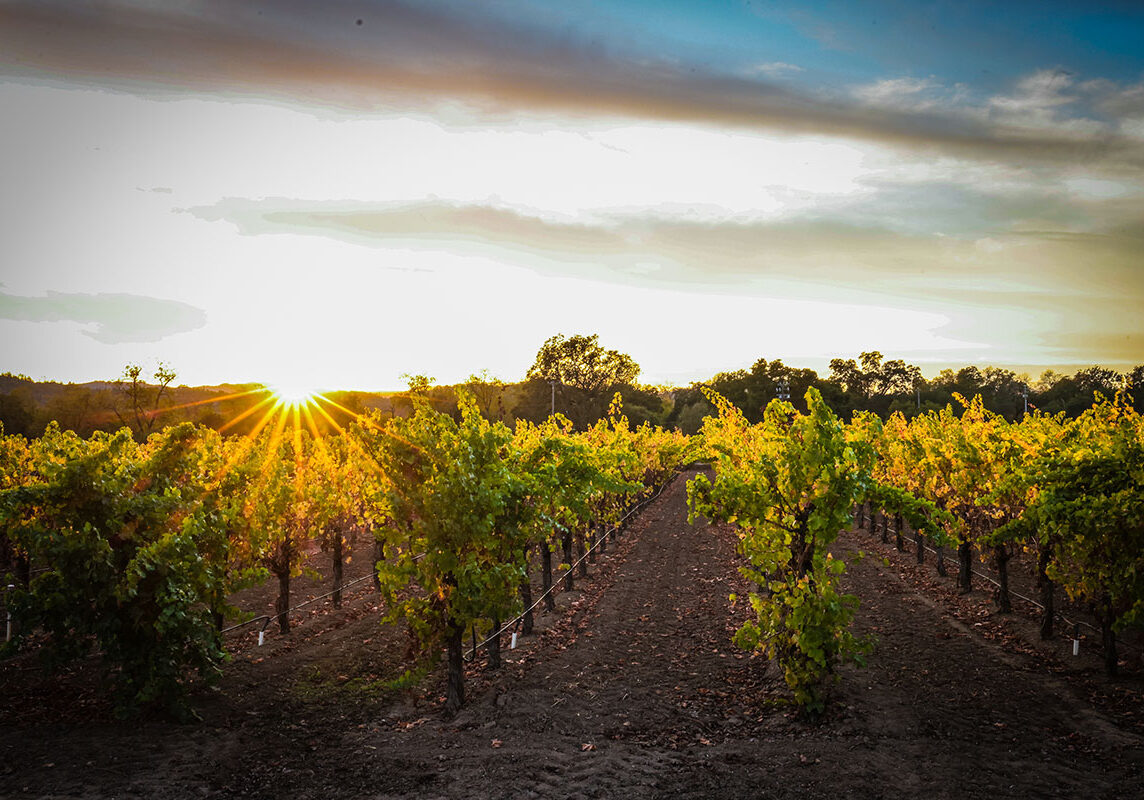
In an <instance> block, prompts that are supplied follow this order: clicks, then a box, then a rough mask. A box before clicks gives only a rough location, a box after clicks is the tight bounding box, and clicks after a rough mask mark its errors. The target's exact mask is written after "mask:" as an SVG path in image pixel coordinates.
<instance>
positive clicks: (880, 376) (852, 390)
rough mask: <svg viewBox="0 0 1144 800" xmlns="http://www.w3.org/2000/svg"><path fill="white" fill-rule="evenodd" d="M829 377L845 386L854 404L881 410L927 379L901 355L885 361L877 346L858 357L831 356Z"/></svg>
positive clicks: (885, 409) (854, 406)
mask: <svg viewBox="0 0 1144 800" xmlns="http://www.w3.org/2000/svg"><path fill="white" fill-rule="evenodd" d="M830 380H831V381H833V382H835V383H838V384H840V385H841V386H842V388H843V389H844V390H845V391H846V394H848V395H849V396H850V402H851V404H852V407H853V408H855V409H858V408H861V409H867V410H870V411H878V412H881V413H885V412H886V411H887V410H888V409H889V405H890V402H889V401H890V399H891V398H893V397H895V396H899V395H906V394H910V393H912V392H913V391H914V389H915V387H917V386H918V385H919V384H921V383H923V382H924V378H922V371H921V370H920V369H919V368H918V367H916V366H914V365H913V364H907V363H906V362H905V361H903V360H902V359H900V358H899V359H894V360H892V361H885V362H883V361H882V354H881V353H879V352H878V351H876V350H873V351H870V352H868V353H862V354H861V355H860V356H859V361H855V360H854V359H852V358H848V359H842V358H834V359H831V360H830Z"/></svg>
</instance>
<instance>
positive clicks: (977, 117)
mask: <svg viewBox="0 0 1144 800" xmlns="http://www.w3.org/2000/svg"><path fill="white" fill-rule="evenodd" d="M358 19H361V20H362V22H363V24H361V25H358V24H356V21H357V20H358ZM0 48H2V49H3V51H4V53H5V59H4V61H5V65H4V66H3V68H2V69H3V71H4V72H6V73H7V74H9V75H16V76H24V77H29V76H45V75H46V76H49V77H53V76H54V77H63V78H64V79H66V80H69V81H79V82H87V83H94V84H97V85H110V86H116V87H118V88H122V89H125V90H129V91H139V92H171V91H176V92H185V91H192V92H194V91H205V92H213V93H218V94H223V95H231V96H240V97H243V98H248V97H250V96H252V95H253V96H257V97H261V98H268V99H286V100H288V101H290V102H294V103H298V104H302V105H307V106H309V107H311V108H316V109H317V108H325V109H341V110H344V111H346V112H349V113H361V112H376V111H393V110H401V111H403V112H407V111H408V110H409V109H411V108H412V109H415V110H419V111H423V112H426V113H446V112H448V113H451V114H453V115H454V116H456V115H457V114H458V113H459V112H458V109H459V108H460V109H464V113H463V114H461V116H460V117H459V119H472V118H473V117H472V115H474V114H475V115H477V117H476V118H477V119H486V120H488V119H503V118H504V117H505V116H506V115H507V116H511V117H512V118H519V117H520V115H521V114H526V115H546V114H558V115H561V117H562V118H563V122H564V123H565V124H566V122H567V119H566V118H567V117H568V116H569V115H571V116H574V117H575V116H593V117H614V116H625V117H635V118H641V119H649V120H666V121H684V122H695V123H709V124H717V125H730V126H740V127H745V128H753V129H760V130H764V129H765V130H773V131H780V132H787V133H813V134H822V135H832V136H845V137H856V138H861V139H866V140H871V141H877V142H883V143H889V144H895V145H899V146H904V147H912V148H920V149H924V150H927V151H928V150H932V149H937V150H940V151H942V152H949V153H953V154H957V155H961V156H966V157H973V158H982V159H987V160H996V159H1005V160H1010V161H1014V162H1029V163H1033V162H1051V163H1058V164H1072V163H1076V162H1077V161H1078V160H1079V161H1083V162H1084V163H1086V164H1087V165H1089V166H1090V167H1092V168H1099V169H1103V170H1104V171H1106V172H1120V173H1123V172H1124V171H1126V170H1130V171H1132V172H1134V173H1136V174H1139V173H1141V172H1142V171H1144V145H1142V143H1141V142H1140V141H1139V140H1138V139H1137V138H1136V137H1135V135H1134V131H1135V128H1133V127H1131V126H1129V128H1128V129H1126V130H1121V128H1120V126H1119V123H1118V121H1117V120H1116V119H1110V120H1106V121H1100V120H1092V119H1088V118H1084V117H1078V118H1076V119H1073V118H1071V117H1062V116H1061V115H1060V114H1057V115H1056V116H1054V115H1053V114H1050V113H1049V112H1050V111H1053V112H1059V111H1060V110H1061V109H1063V108H1066V105H1065V103H1064V102H1063V101H1060V99H1059V98H1060V93H1061V91H1062V88H1061V87H1060V86H1058V85H1056V84H1054V83H1052V81H1051V80H1050V81H1048V82H1047V83H1046V81H1045V79H1044V78H1043V76H1034V77H1032V78H1030V79H1029V80H1028V81H1027V82H1026V83H1023V84H1022V85H1021V86H1019V87H1017V90H1016V91H1015V92H1014V94H1013V95H1012V96H1008V97H1004V98H998V99H997V100H996V102H994V103H993V104H992V105H991V106H989V107H988V108H978V109H977V110H976V111H975V113H965V109H963V108H960V107H953V108H950V107H947V106H946V105H943V104H941V103H931V104H927V105H924V107H919V106H917V105H914V106H912V107H907V106H899V107H880V106H876V105H873V104H871V103H870V102H863V101H862V100H861V99H860V98H854V97H850V96H845V95H842V94H830V93H826V94H823V93H821V92H817V93H816V92H812V91H809V90H807V91H796V90H794V89H793V88H791V87H790V86H789V85H788V84H787V83H786V82H784V85H783V86H779V85H777V84H775V83H770V82H767V81H765V80H760V79H758V78H754V77H744V76H741V75H732V74H727V73H723V72H718V71H713V70H712V69H710V68H705V67H703V66H702V65H698V64H688V63H677V62H673V61H668V60H665V59H663V58H657V57H656V56H654V54H650V55H649V54H640V53H623V52H616V50H615V48H610V47H609V46H607V45H606V44H601V43H599V42H597V41H595V40H592V39H587V38H583V37H579V36H578V35H577V34H576V33H575V32H574V30H572V29H569V28H560V29H559V30H555V29H554V30H548V29H544V28H541V27H538V26H536V25H530V24H528V23H527V22H523V21H509V20H507V19H497V18H495V17H493V16H476V13H475V12H473V11H471V10H469V8H468V7H466V6H449V7H445V6H438V5H429V4H414V3H408V2H397V0H378V2H373V3H364V2H354V1H353V0H330V2H324V3H320V4H316V3H306V2H301V1H300V0H293V1H292V2H283V1H282V0H276V2H270V0H262V2H250V3H244V4H234V3H229V2H209V1H206V0H204V2H193V1H192V2H185V3H182V4H179V5H175V6H162V5H156V6H150V5H146V6H143V5H138V4H134V3H132V4H116V3H108V2H103V3H90V4H84V5H83V6H80V7H76V6H73V5H70V4H62V3H50V4H43V3H32V2H28V1H27V0H25V1H23V2H21V1H19V0H17V2H11V3H8V4H6V5H4V6H3V7H0ZM776 63H778V62H776ZM901 88H902V86H901V85H900V84H899V86H898V89H899V96H900V90H901ZM907 88H908V87H907ZM883 89H884V90H885V89H886V87H883ZM1128 99H1129V100H1130V98H1128ZM1115 108H1116V104H1111V105H1109V106H1108V109H1109V110H1108V113H1113V112H1114V110H1115ZM990 109H991V110H992V111H993V112H994V114H993V116H990V114H989V113H988V112H989V110H990ZM1049 120H1051V121H1053V123H1054V124H1046V121H1049Z"/></svg>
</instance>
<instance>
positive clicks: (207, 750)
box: [0, 476, 1144, 798]
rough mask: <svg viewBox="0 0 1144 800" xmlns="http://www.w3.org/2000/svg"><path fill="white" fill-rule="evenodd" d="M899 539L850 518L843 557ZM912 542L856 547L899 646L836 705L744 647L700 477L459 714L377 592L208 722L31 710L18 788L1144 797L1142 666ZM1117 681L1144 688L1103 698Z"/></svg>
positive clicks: (303, 638) (6, 741)
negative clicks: (956, 583) (1111, 678)
mask: <svg viewBox="0 0 1144 800" xmlns="http://www.w3.org/2000/svg"><path fill="white" fill-rule="evenodd" d="M686 477H687V476H684V478H686ZM873 544H874V542H873V540H872V539H871V537H869V536H868V534H866V533H864V532H854V533H849V534H845V535H844V537H843V538H842V540H840V544H839V547H838V550H837V552H838V554H839V555H848V556H851V557H853V556H854V555H855V554H856V553H857V551H858V550H859V549H861V550H865V551H871V550H876V548H874V547H872V545H873ZM907 560H908V559H907V558H905V557H900V556H899V555H898V554H896V553H894V552H888V553H887V552H882V551H877V552H876V553H875V554H874V555H871V556H867V557H866V558H864V559H861V560H860V561H857V563H855V564H853V566H852V567H851V570H850V573H849V575H848V578H847V580H848V589H849V591H852V592H854V593H855V594H857V595H858V596H859V597H860V598H861V602H862V606H861V610H860V612H859V615H858V618H857V621H856V627H857V629H858V632H859V633H862V634H869V635H873V636H875V637H876V638H877V649H876V650H875V652H874V654H873V655H872V656H871V658H870V661H869V665H868V666H867V667H866V668H863V669H858V668H855V669H850V668H848V669H846V670H845V671H844V674H843V676H842V683H841V685H840V688H839V690H838V692H837V696H836V698H835V703H834V705H833V710H832V711H831V712H830V714H828V716H827V718H826V719H825V720H823V721H822V722H821V723H819V724H816V725H812V724H808V723H806V722H803V721H801V720H799V719H797V718H796V716H795V715H794V714H793V713H792V710H791V708H790V706H789V704H788V703H787V701H786V698H787V694H786V692H785V690H784V687H783V686H782V683H781V681H780V679H779V677H778V675H777V672H776V670H775V669H774V668H773V666H768V665H767V664H766V662H765V661H764V660H763V659H762V658H761V657H758V656H752V655H749V654H746V653H743V652H740V651H738V650H736V649H735V648H734V647H733V646H732V645H731V643H730V637H731V634H732V633H733V631H734V629H735V628H736V627H737V626H738V625H739V624H740V623H741V622H742V620H743V619H744V618H745V615H746V614H748V613H749V609H748V608H747V607H746V606H745V604H744V603H742V602H740V603H739V604H738V605H736V606H732V604H731V602H730V600H729V595H730V594H732V593H737V594H739V595H740V596H742V595H744V594H745V591H746V589H747V587H746V585H745V582H744V581H743V579H742V578H741V577H740V576H739V574H738V572H737V569H736V567H737V564H738V556H737V555H736V553H735V535H734V532H733V531H732V530H730V529H729V528H727V527H725V526H717V525H708V524H706V523H704V522H702V521H700V522H697V523H696V524H694V525H691V524H688V522H687V512H686V486H685V483H684V479H677V480H676V481H675V482H674V483H673V484H672V485H671V486H669V487H668V489H667V490H666V491H665V492H664V494H663V496H662V497H661V498H660V499H659V500H657V501H656V502H655V503H654V504H652V505H651V506H649V507H648V508H647V509H646V510H645V511H644V512H643V513H642V514H641V515H640V517H639V518H638V519H637V520H636V521H635V522H634V523H633V524H632V526H631V527H630V529H629V531H628V533H627V534H626V535H625V537H624V538H623V539H622V540H620V542H619V543H618V546H615V547H612V548H610V549H609V552H608V554H607V555H606V556H605V557H604V558H602V559H601V560H600V561H599V562H598V563H597V564H595V565H592V566H591V568H590V572H589V577H588V579H586V580H583V581H580V582H579V583H578V584H577V590H576V591H574V592H571V593H567V594H564V595H562V596H561V598H560V601H559V604H558V609H557V611H556V612H555V613H552V614H546V615H542V616H541V617H540V618H539V620H538V623H539V624H538V633H537V635H535V636H531V637H527V638H525V639H523V640H522V641H521V646H520V647H518V648H517V649H516V650H509V651H506V652H505V662H506V663H505V665H504V667H503V668H502V669H501V670H499V671H497V672H490V671H488V670H486V669H484V668H483V666H482V665H481V661H482V659H481V658H480V657H478V659H477V662H476V663H474V664H473V665H472V666H471V668H470V670H469V675H468V678H469V689H470V691H469V704H468V705H467V707H466V709H465V710H463V711H462V712H461V714H460V715H459V716H457V717H456V718H454V719H452V720H445V719H443V718H442V716H441V714H440V711H439V709H440V703H441V697H440V687H441V685H442V684H441V681H440V675H439V674H437V673H431V674H429V675H427V676H425V677H424V679H423V680H421V681H420V682H419V683H414V685H413V686H412V688H407V689H396V688H395V687H394V686H393V684H392V679H393V678H395V677H397V676H398V675H399V674H400V672H401V670H402V669H403V668H404V666H405V661H404V656H405V645H406V642H405V640H404V637H403V636H402V635H401V634H400V633H399V632H397V631H396V630H394V629H392V628H383V627H381V626H379V624H378V614H377V612H376V605H375V604H376V597H374V596H372V595H370V594H369V592H361V593H360V594H357V595H354V596H353V597H352V598H351V599H350V600H349V602H348V603H347V608H346V610H344V611H342V612H338V613H336V614H335V613H329V612H325V611H323V612H321V613H315V614H314V615H313V616H312V618H310V617H308V618H307V619H306V620H305V622H304V624H302V625H299V627H298V628H297V630H296V631H295V632H294V633H293V634H291V636H290V637H289V639H276V640H275V641H272V642H270V643H268V644H267V646H265V647H263V648H257V647H253V646H250V647H247V649H244V650H242V651H241V652H240V654H239V656H238V657H236V659H235V662H234V663H233V664H232V665H230V667H229V668H228V671H227V674H226V676H225V678H224V680H223V682H222V683H221V685H220V686H219V687H218V688H217V689H213V690H206V691H204V692H202V693H200V694H199V696H198V697H197V702H198V704H199V708H200V711H201V713H202V716H203V721H202V722H201V723H199V724H195V725H182V726H180V725H174V724H171V723H167V722H164V721H162V720H157V719H150V720H144V721H141V722H136V723H133V724H125V723H120V722H116V721H114V720H112V719H110V718H108V717H107V716H106V715H105V714H103V712H102V711H100V708H99V707H98V705H92V706H90V707H89V708H88V709H87V712H86V713H85V714H84V715H73V716H70V717H69V716H68V715H67V714H61V713H60V711H59V709H56V711H54V712H52V713H45V714H44V715H42V716H40V717H36V716H35V715H28V714H19V715H8V717H7V719H5V720H2V721H3V722H4V725H3V727H0V795H3V796H11V797H22V796H34V797H49V796H50V797H55V796H61V797H62V796H72V797H89V798H95V797H126V796H141V797H171V798H174V797H240V796H241V797H267V798H269V797H276V798H278V797H299V798H307V797H312V798H318V797H322V798H338V797H355V798H356V797H371V798H387V797H418V798H438V797H449V798H454V797H456V798H460V797H470V798H494V797H495V798H500V797H506V798H532V797H569V798H576V797H615V796H618V795H623V796H625V797H628V798H643V797H721V798H723V797H730V798H736V797H743V798H746V797H752V798H757V797H775V798H785V797H790V798H795V797H798V798H815V797H827V796H830V797H837V796H844V797H916V796H921V795H924V796H927V797H936V798H945V797H949V798H953V797H958V798H962V797H990V798H993V797H1030V796H1044V797H1054V796H1061V797H1077V796H1084V797H1111V796H1134V795H1135V794H1138V792H1139V786H1140V785H1141V780H1142V779H1144V737H1142V736H1141V735H1140V733H1138V732H1137V731H1136V729H1135V727H1134V724H1133V720H1134V719H1135V717H1134V716H1133V715H1132V714H1131V713H1128V712H1131V711H1132V706H1133V703H1136V704H1138V702H1139V676H1138V675H1135V676H1134V675H1129V676H1127V677H1125V678H1124V679H1122V680H1121V681H1120V682H1118V683H1116V684H1109V683H1108V682H1107V681H1105V680H1104V679H1103V678H1102V677H1100V676H1099V675H1098V674H1096V673H1095V672H1093V673H1089V672H1086V671H1084V670H1079V669H1077V668H1076V667H1075V666H1073V667H1070V669H1069V671H1067V672H1066V671H1064V670H1063V668H1062V667H1061V665H1060V664H1059V662H1058V661H1057V660H1055V659H1056V656H1055V655H1053V654H1052V653H1048V652H1043V651H1041V650H1038V649H1037V648H1036V647H1033V646H1031V645H1030V644H1029V643H1028V641H1027V638H1026V635H1025V634H1024V633H1022V631H1021V630H1020V624H1019V623H1010V622H1008V621H1006V620H1000V619H999V618H997V617H996V615H994V614H993V613H992V612H991V611H990V610H989V609H988V601H987V598H977V599H975V598H972V597H971V598H962V599H961V600H960V601H958V600H953V601H952V604H951V602H950V599H949V598H947V597H946V596H945V595H944V594H943V592H946V591H947V589H946V587H945V584H944V583H942V582H941V581H938V580H936V579H933V578H932V577H930V576H928V575H927V574H926V573H924V572H923V571H919V570H918V569H917V568H916V567H911V565H909V564H908V563H907ZM958 602H961V603H962V604H963V605H958ZM244 646H245V645H244ZM13 677H14V676H12V675H11V673H8V672H5V671H0V679H7V678H13ZM73 677H74V676H73ZM30 680H31V679H26V678H24V677H19V676H15V679H14V680H13V681H12V685H13V686H14V688H15V693H13V692H12V691H10V690H9V689H7V688H6V689H5V691H4V695H5V701H4V702H5V705H6V706H7V705H9V704H26V703H27V701H28V695H27V694H24V692H25V691H31V690H30V689H27V688H26V687H27V686H29V685H30V684H29V683H28V681H30ZM1094 687H1095V688H1094ZM1098 689H1099V691H1102V692H1103V693H1104V694H1105V695H1115V696H1117V697H1119V698H1121V702H1120V703H1119V704H1112V705H1111V706H1109V705H1102V704H1101V703H1099V702H1094V695H1095V694H1097V693H1098V691H1097V690H1098ZM55 690H56V692H57V693H58V694H59V695H60V696H61V697H64V698H66V697H68V696H69V693H73V692H75V691H76V688H75V684H74V683H69V682H68V681H67V680H65V679H58V680H57V683H56V686H55ZM56 705H57V706H59V705H61V703H60V702H59V701H58V700H57V701H56ZM1118 709H1119V711H1120V712H1124V713H1119V712H1118Z"/></svg>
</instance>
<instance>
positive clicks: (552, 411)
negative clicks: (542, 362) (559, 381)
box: [548, 381, 556, 417]
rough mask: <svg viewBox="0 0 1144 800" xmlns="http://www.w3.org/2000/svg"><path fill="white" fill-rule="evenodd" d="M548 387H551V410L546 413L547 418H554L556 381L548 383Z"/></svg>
mask: <svg viewBox="0 0 1144 800" xmlns="http://www.w3.org/2000/svg"><path fill="white" fill-rule="evenodd" d="M548 385H549V386H551V387H552V408H551V410H550V411H549V412H548V416H550V417H555V416H556V381H549V382H548Z"/></svg>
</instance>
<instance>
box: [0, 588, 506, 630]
mask: <svg viewBox="0 0 1144 800" xmlns="http://www.w3.org/2000/svg"><path fill="white" fill-rule="evenodd" d="M15 588H16V584H14V583H10V584H8V591H9V592H11V591H12V590H13V589H15ZM4 605H8V598H4ZM513 635H514V636H515V635H516V634H513ZM4 641H6V642H10V641H12V609H10V608H9V609H8V627H7V630H5V632H4Z"/></svg>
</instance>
